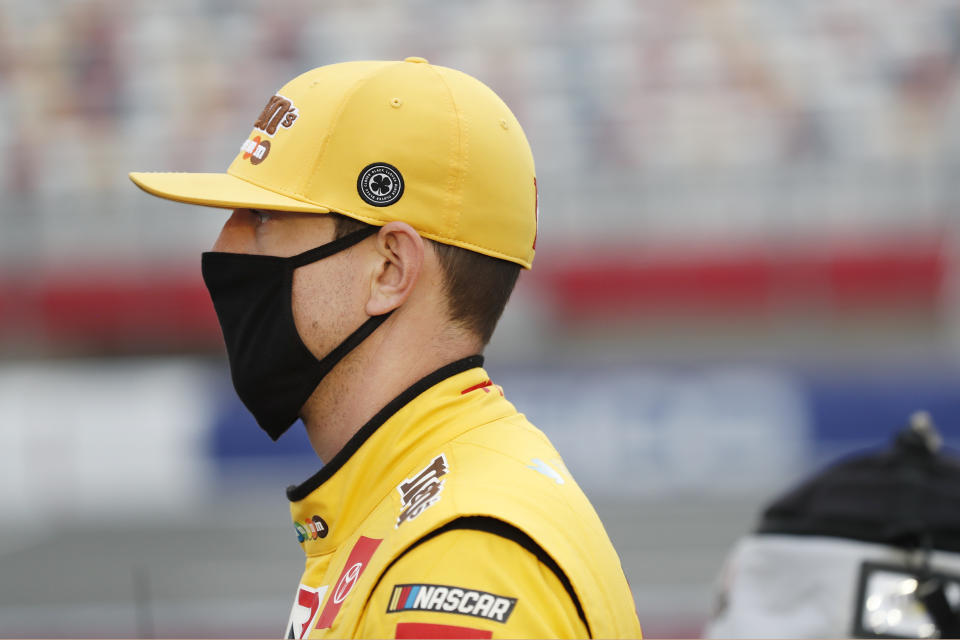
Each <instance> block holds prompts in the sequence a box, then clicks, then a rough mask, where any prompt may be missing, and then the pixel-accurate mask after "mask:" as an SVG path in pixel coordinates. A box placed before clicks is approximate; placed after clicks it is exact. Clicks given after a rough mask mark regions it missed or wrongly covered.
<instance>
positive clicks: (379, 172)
mask: <svg viewBox="0 0 960 640" xmlns="http://www.w3.org/2000/svg"><path fill="white" fill-rule="evenodd" d="M357 193H359V194H360V197H361V198H363V200H364V202H366V203H367V204H372V205H373V206H375V207H387V206H389V205H391V204H393V203H394V202H396V201H397V200H399V199H400V196H402V195H403V176H401V175H400V172H399V171H397V168H396V167H394V166H393V165H390V164H387V163H386V162H374V163H373V164H368V165H367V166H366V167H364V168H363V171H361V172H360V177H359V178H357Z"/></svg>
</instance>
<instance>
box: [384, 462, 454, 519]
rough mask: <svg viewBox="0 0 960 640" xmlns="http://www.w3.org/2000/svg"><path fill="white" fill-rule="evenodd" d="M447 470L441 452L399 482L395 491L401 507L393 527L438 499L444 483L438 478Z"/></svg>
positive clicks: (413, 516)
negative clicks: (425, 465)
mask: <svg viewBox="0 0 960 640" xmlns="http://www.w3.org/2000/svg"><path fill="white" fill-rule="evenodd" d="M448 471H450V466H449V465H448V464H447V458H446V456H444V455H443V454H442V453H441V454H440V455H438V456H437V457H436V458H434V459H433V461H432V462H431V463H430V464H429V465H427V467H426V468H425V469H422V470H421V471H420V472H418V473H417V474H416V475H415V476H413V477H412V478H407V479H406V480H404V481H403V482H401V483H400V486H398V487H397V491H399V492H400V504H401V507H402V508H401V510H400V515H399V516H398V517H397V524H396V525H395V527H394V528H397V527H399V526H400V525H401V524H403V523H404V522H406V521H407V520H413V519H414V518H416V517H417V516H418V515H420V514H421V513H423V512H424V511H425V510H426V509H427V508H428V507H430V506H432V505H434V504H435V503H436V502H437V500H439V499H440V493H441V492H442V491H443V483H444V481H443V480H441V479H440V478H441V477H443V476H445V475H447V472H448Z"/></svg>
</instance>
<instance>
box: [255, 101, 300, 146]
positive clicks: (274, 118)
mask: <svg viewBox="0 0 960 640" xmlns="http://www.w3.org/2000/svg"><path fill="white" fill-rule="evenodd" d="M299 115H300V112H299V111H298V110H297V108H296V107H295V106H294V104H293V101H291V100H290V99H289V98H284V97H283V96H282V95H280V94H279V93H278V94H277V95H275V96H273V97H271V98H270V100H269V101H268V102H267V106H265V107H264V108H263V111H261V112H260V117H259V118H257V121H256V122H254V123H253V128H254V129H259V130H260V131H263V132H264V133H265V134H267V135H268V136H271V137H272V136H273V134H275V133H276V132H277V127H283V128H284V129H289V128H290V127H291V126H292V125H293V123H294V122H296V120H297V117H298V116H299Z"/></svg>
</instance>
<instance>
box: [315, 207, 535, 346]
mask: <svg viewBox="0 0 960 640" xmlns="http://www.w3.org/2000/svg"><path fill="white" fill-rule="evenodd" d="M331 215H333V216H334V218H335V223H336V230H335V237H336V238H337V239H339V238H342V237H343V236H345V235H347V234H349V233H352V232H354V231H357V230H359V229H362V228H363V227H366V226H369V225H367V224H366V223H363V222H360V221H359V220H355V219H353V218H350V217H348V216H344V215H340V214H331ZM431 244H432V245H433V248H434V250H435V251H436V253H437V258H438V259H439V261H440V267H441V268H442V269H443V288H444V293H446V295H447V306H448V308H449V310H450V319H451V320H453V321H454V322H456V323H457V324H459V325H460V326H462V327H464V328H466V329H468V330H470V331H472V332H473V333H474V334H476V335H477V337H479V338H480V341H481V343H482V344H484V345H486V344H487V343H488V342H490V338H491V336H493V330H494V329H495V328H496V326H497V322H498V321H499V320H500V316H501V315H503V310H504V308H505V307H506V306H507V301H508V300H509V299H510V294H511V293H513V287H514V285H516V284H517V278H518V277H519V276H520V265H518V264H516V263H514V262H508V261H507V260H500V259H498V258H491V257H490V256H486V255H483V254H482V253H477V252H475V251H469V250H467V249H461V248H460V247H455V246H453V245H449V244H442V243H439V242H432V241H431Z"/></svg>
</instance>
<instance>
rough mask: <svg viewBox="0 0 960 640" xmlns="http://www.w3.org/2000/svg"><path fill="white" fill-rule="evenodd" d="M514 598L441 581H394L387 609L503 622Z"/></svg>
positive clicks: (511, 608) (510, 609) (514, 600)
mask: <svg viewBox="0 0 960 640" xmlns="http://www.w3.org/2000/svg"><path fill="white" fill-rule="evenodd" d="M516 604H517V599H516V598H507V597H504V596H498V595H497V594H495V593H487V592H486V591H477V590H476V589H463V588H461V587H451V586H447V585H442V584H398V585H396V586H395V587H394V588H393V593H392V594H391V595H390V604H389V605H388V606H387V613H400V612H401V611H437V612H439V613H458V614H461V615H465V616H474V617H476V618H484V619H485V620H493V621H494V622H506V621H507V619H508V618H509V617H510V614H511V613H513V608H514V607H515V606H516Z"/></svg>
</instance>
